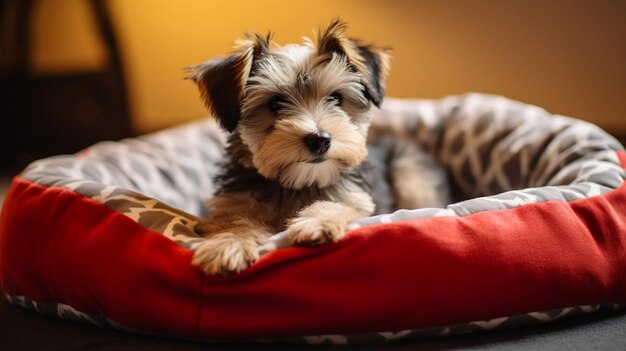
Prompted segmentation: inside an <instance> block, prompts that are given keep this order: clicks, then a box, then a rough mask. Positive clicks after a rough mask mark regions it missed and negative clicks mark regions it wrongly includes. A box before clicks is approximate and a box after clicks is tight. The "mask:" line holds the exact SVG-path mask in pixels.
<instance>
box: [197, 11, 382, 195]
mask: <svg viewBox="0 0 626 351" xmlns="http://www.w3.org/2000/svg"><path fill="white" fill-rule="evenodd" d="M345 30H346V25H345V24H344V23H343V22H341V21H339V20H334V21H332V22H331V23H330V24H329V25H328V26H327V27H325V28H322V29H321V30H320V31H319V33H318V35H317V42H316V43H313V42H312V41H310V40H306V41H305V43H304V44H303V45H294V44H291V45H285V46H278V45H276V44H275V43H274V42H272V41H271V37H270V36H269V35H268V37H261V36H260V35H258V34H257V35H254V36H251V37H248V38H246V39H245V40H240V41H238V42H237V49H236V51H235V52H234V53H233V54H231V55H230V56H227V57H222V58H218V59H214V60H210V61H207V62H205V63H202V64H200V65H197V66H194V67H191V68H190V69H189V70H190V75H189V78H190V79H192V80H193V81H195V82H196V83H197V84H198V86H199V87H200V91H201V93H202V97H203V99H204V101H205V103H206V105H207V107H208V108H209V110H210V111H211V112H212V113H213V115H214V116H215V117H216V118H217V120H218V121H219V122H220V124H221V126H222V127H223V128H224V129H226V130H228V131H229V132H234V133H238V134H239V137H240V139H241V141H242V142H243V144H244V145H245V146H246V147H247V148H248V149H249V151H250V153H251V155H252V159H251V163H252V165H253V166H254V167H255V168H256V169H257V171H258V172H259V173H260V174H261V175H263V176H264V177H266V178H268V179H273V180H277V181H279V182H280V183H281V185H282V186H284V187H287V188H292V189H300V188H303V187H308V186H317V187H320V188H322V187H325V186H328V185H330V184H333V183H335V182H336V181H337V180H338V179H339V178H340V176H341V174H342V173H345V172H349V171H350V170H352V169H353V168H355V167H356V166H358V165H359V164H360V163H361V162H362V161H363V159H364V158H365V156H366V155H367V149H366V138H367V129H368V127H369V123H370V113H369V112H370V107H371V104H372V103H373V104H374V105H376V106H379V105H380V103H381V102H382V99H383V96H384V93H385V82H386V79H387V74H388V71H389V55H388V54H387V50H386V49H383V48H377V47H374V46H370V45H362V44H361V43H359V42H358V41H356V40H353V39H350V38H348V37H346V36H345Z"/></svg>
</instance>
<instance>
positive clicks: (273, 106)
mask: <svg viewBox="0 0 626 351" xmlns="http://www.w3.org/2000/svg"><path fill="white" fill-rule="evenodd" d="M284 105H285V98H283V97H281V96H274V97H273V98H272V99H271V100H270V102H269V103H268V106H269V108H270V110H272V112H274V113H279V112H280V110H281V109H282V108H283V107H284Z"/></svg>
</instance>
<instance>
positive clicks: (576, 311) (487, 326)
mask: <svg viewBox="0 0 626 351" xmlns="http://www.w3.org/2000/svg"><path fill="white" fill-rule="evenodd" d="M5 296H6V298H7V300H8V301H9V302H10V303H12V304H14V305H17V306H21V307H24V308H28V309H31V310H35V311H37V312H39V313H41V314H43V315H47V316H51V317H57V318H61V319H65V320H71V321H75V322H86V323H91V324H94V325H97V326H99V327H109V328H114V329H119V330H124V331H127V332H131V333H139V334H148V335H149V333H146V332H145V331H141V330H135V329H131V328H127V327H125V326H123V325H120V324H119V323H116V322H115V321H112V320H110V319H108V318H107V317H106V316H100V315H93V314H86V313H83V312H80V311H78V310H76V309H74V308H73V307H71V306H68V305H65V304H62V303H38V302H36V301H33V300H31V299H29V298H27V297H24V296H9V295H5ZM624 307H626V305H624V304H613V303H607V304H601V305H586V306H576V307H567V308H560V309H553V310H548V311H542V312H531V313H526V314H520V315H516V316H508V317H501V318H495V319H491V320H486V321H474V322H470V323H462V324H454V325H448V326H438V327H432V328H423V329H413V330H401V331H389V332H379V333H366V334H351V335H340V334H328V335H309V336H296V337H281V338H274V339H262V340H256V341H258V342H281V343H288V344H311V345H349V344H365V343H367V344H371V343H383V342H391V341H396V340H410V339H417V338H423V337H442V336H453V335H461V334H468V333H476V332H483V331H489V330H494V329H499V330H502V329H510V328H517V327H520V326H528V325H534V324H540V323H548V322H554V321H558V320H564V319H568V318H573V317H578V316H582V315H587V314H591V313H594V312H599V311H610V310H617V309H621V308H624ZM159 336H163V335H162V334H159ZM221 341H227V340H221Z"/></svg>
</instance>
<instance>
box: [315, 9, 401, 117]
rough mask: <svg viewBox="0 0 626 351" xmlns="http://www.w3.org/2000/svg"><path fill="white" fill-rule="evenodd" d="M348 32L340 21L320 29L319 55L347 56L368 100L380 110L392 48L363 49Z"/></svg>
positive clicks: (370, 46) (370, 47) (366, 47)
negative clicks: (361, 80) (362, 79)
mask: <svg viewBox="0 0 626 351" xmlns="http://www.w3.org/2000/svg"><path fill="white" fill-rule="evenodd" d="M346 29H347V26H346V24H345V23H344V22H342V21H341V20H339V19H334V20H332V21H331V22H330V24H329V25H328V26H326V27H324V28H321V29H320V30H319V32H318V34H317V52H318V54H319V55H323V54H329V53H338V54H341V55H345V56H346V57H347V59H348V62H350V64H351V65H352V66H353V67H354V69H355V70H356V71H357V72H359V73H361V74H362V75H363V77H364V82H363V84H364V85H365V92H366V94H367V95H368V98H369V99H370V100H371V101H372V102H373V103H374V104H375V105H376V106H378V107H380V104H381V103H382V101H383V97H384V96H385V88H386V83H387V77H388V75H389V61H390V59H391V56H390V55H389V51H390V48H388V47H384V48H379V47H375V46H373V45H363V44H361V43H360V42H359V41H358V40H355V39H351V38H348V37H347V36H346V35H345V32H346Z"/></svg>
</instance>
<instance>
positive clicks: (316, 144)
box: [304, 132, 330, 155]
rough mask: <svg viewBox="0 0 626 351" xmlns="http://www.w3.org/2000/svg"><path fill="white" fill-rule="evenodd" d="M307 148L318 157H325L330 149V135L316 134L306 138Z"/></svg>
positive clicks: (324, 133) (325, 133)
mask: <svg viewBox="0 0 626 351" xmlns="http://www.w3.org/2000/svg"><path fill="white" fill-rule="evenodd" d="M304 143H305V144H306V147H307V148H308V149H309V150H310V151H311V152H312V153H314V154H316V155H323V154H325V153H326V151H328V149H329V148H330V134H328V133H327V132H315V133H311V134H309V135H307V136H306V137H304Z"/></svg>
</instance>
